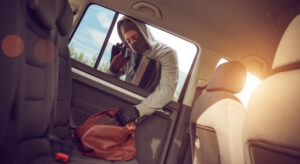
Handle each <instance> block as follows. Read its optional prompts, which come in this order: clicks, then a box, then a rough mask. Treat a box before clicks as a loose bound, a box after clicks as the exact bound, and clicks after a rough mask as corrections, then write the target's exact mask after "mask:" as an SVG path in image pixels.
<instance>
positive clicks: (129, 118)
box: [116, 107, 140, 126]
mask: <svg viewBox="0 0 300 164" xmlns="http://www.w3.org/2000/svg"><path fill="white" fill-rule="evenodd" d="M139 117H140V113H139V111H138V110H137V109H136V108H135V107H129V108H120V109H119V111H118V112H117V113H116V119H117V121H119V122H120V124H121V125H123V126H125V125H126V124H128V123H129V122H135V120H136V119H138V118H139Z"/></svg>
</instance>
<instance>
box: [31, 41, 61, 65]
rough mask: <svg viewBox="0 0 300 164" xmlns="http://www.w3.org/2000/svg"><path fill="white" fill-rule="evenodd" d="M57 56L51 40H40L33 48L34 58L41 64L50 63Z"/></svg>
mask: <svg viewBox="0 0 300 164" xmlns="http://www.w3.org/2000/svg"><path fill="white" fill-rule="evenodd" d="M56 55H57V50H56V47H55V44H54V43H53V41H51V40H40V41H39V42H37V43H36V45H35V46H34V56H35V58H36V59H37V60H38V61H39V62H41V63H49V62H51V61H52V60H53V59H54V58H55V57H56Z"/></svg>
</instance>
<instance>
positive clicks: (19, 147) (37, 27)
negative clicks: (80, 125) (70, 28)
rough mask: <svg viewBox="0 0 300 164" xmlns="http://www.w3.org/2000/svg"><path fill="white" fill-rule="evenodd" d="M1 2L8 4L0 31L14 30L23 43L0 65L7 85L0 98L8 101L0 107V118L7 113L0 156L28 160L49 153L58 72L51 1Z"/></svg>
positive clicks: (7, 160) (5, 159)
mask: <svg viewBox="0 0 300 164" xmlns="http://www.w3.org/2000/svg"><path fill="white" fill-rule="evenodd" d="M1 6H2V7H4V8H7V9H6V10H5V12H7V13H2V12H1V22H7V24H6V25H4V26H6V28H4V31H1V35H3V34H4V35H9V34H17V35H18V36H19V37H20V38H22V40H23V41H24V50H23V53H21V54H20V55H19V56H18V57H15V58H9V59H5V60H7V61H8V62H10V63H6V64H5V65H2V63H1V67H3V68H1V70H2V71H7V72H5V73H4V74H1V78H3V77H5V79H1V83H4V84H9V83H11V84H9V85H7V86H6V87H7V88H6V89H7V90H5V91H4V92H1V97H2V96H3V97H5V96H6V94H8V95H9V101H8V102H7V103H8V104H7V106H6V107H7V108H6V111H2V110H1V116H2V114H3V115H5V117H7V124H4V125H5V126H6V127H5V128H4V129H7V130H6V132H5V133H6V135H5V139H3V141H4V144H3V149H2V152H1V159H0V160H1V163H8V164H9V163H22V164H23V163H30V161H32V160H33V159H34V158H36V157H39V156H41V155H45V154H49V155H51V151H50V150H51V149H50V143H49V141H48V139H47V129H48V127H49V121H50V117H51V113H52V111H53V110H54V107H55V103H54V102H55V99H56V91H57V76H58V75H57V72H58V71H57V68H58V58H57V57H56V54H57V52H56V48H55V47H56V44H57V31H56V28H55V20H56V15H55V3H54V1H53V0H39V1H36V0H28V1H24V0H14V1H10V0H6V1H1ZM10 7H12V8H10ZM1 10H2V9H1ZM3 15H6V16H8V17H2V16H3ZM2 24H5V23H2ZM1 26H2V25H1ZM1 29H2V28H1ZM2 58H4V57H3V56H2V57H1V62H3V61H2ZM10 64H12V65H10ZM15 64H16V65H15ZM10 69H12V70H10ZM4 75H6V76H4ZM1 86H2V85H1ZM1 89H2V87H1ZM1 91H2V90H1ZM1 100H2V99H1ZM1 107H2V104H1ZM1 128H2V127H1Z"/></svg>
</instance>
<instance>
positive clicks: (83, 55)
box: [69, 4, 115, 67]
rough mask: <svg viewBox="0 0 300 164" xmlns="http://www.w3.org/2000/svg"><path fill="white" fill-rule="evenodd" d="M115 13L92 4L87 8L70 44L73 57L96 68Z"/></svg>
mask: <svg viewBox="0 0 300 164" xmlns="http://www.w3.org/2000/svg"><path fill="white" fill-rule="evenodd" d="M114 14H115V12H114V11H112V10H109V9H106V8H104V7H101V6H99V5H95V4H92V5H90V6H89V7H88V8H87V11H86V12H85V14H84V16H83V18H82V20H81V22H80V24H79V26H78V27H77V30H76V31H75V33H74V35H73V37H72V40H71V42H70V44H69V49H70V54H71V57H72V58H73V59H75V60H77V61H80V62H82V63H84V64H87V65H89V66H91V67H93V66H94V64H95V62H96V60H97V57H98V55H99V52H100V50H101V48H102V45H103V43H104V40H105V38H106V35H107V33H108V30H109V28H110V25H111V23H112V20H113V17H114Z"/></svg>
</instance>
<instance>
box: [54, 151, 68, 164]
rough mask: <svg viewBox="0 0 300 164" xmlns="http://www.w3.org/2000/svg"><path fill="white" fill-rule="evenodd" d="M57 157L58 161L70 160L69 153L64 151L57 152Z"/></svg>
mask: <svg viewBox="0 0 300 164" xmlns="http://www.w3.org/2000/svg"><path fill="white" fill-rule="evenodd" d="M55 159H56V160H57V161H61V162H65V163H66V162H68V161H69V155H68V154H65V153H62V152H58V153H56V156H55Z"/></svg>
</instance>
